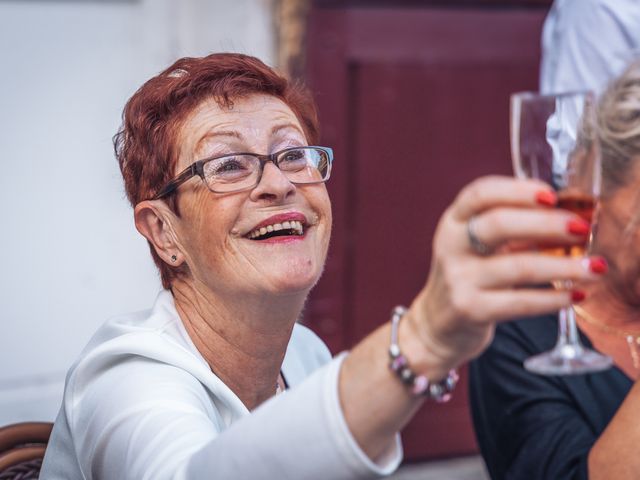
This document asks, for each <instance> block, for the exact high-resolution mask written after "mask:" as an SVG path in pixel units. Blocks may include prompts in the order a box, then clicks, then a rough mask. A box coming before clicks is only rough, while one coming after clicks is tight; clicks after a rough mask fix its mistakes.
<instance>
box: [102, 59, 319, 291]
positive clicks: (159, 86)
mask: <svg viewBox="0 0 640 480" xmlns="http://www.w3.org/2000/svg"><path fill="white" fill-rule="evenodd" d="M252 94H266V95H272V96H274V97H277V98H279V99H280V100H282V101H283V102H284V103H285V104H287V106H288V107H289V108H290V109H291V110H292V111H293V113H294V114H295V115H296V117H297V118H298V121H299V122H300V125H301V126H302V128H303V130H304V133H305V136H306V138H307V141H308V142H309V143H310V144H311V145H313V144H315V143H317V141H318V136H319V131H318V116H317V111H316V106H315V102H314V101H313V97H312V96H311V93H310V92H309V90H307V88H305V87H304V86H303V85H302V84H301V83H298V82H292V81H289V80H288V79H286V78H285V77H283V76H282V75H280V74H278V73H277V72H275V71H274V70H273V69H272V68H270V67H268V66H267V65H265V64H264V63H263V62H261V61H260V60H258V59H257V58H255V57H250V56H248V55H242V54H239V53H214V54H212V55H208V56H206V57H202V58H181V59H180V60H178V61H177V62H175V63H174V64H173V65H171V66H170V67H169V68H167V69H166V70H164V71H163V72H161V73H160V74H159V75H157V76H155V77H153V78H152V79H150V80H149V81H147V82H146V83H145V84H144V85H142V87H140V89H139V90H138V91H137V92H136V93H135V94H134V95H133V96H132V97H131V98H130V99H129V101H128V102H127V104H126V105H125V108H124V111H123V113H122V126H121V127H120V129H119V130H118V132H117V133H116V135H115V136H114V137H113V144H114V149H115V153H116V157H117V159H118V163H119V164H120V171H121V172H122V177H123V179H124V186H125V191H126V193H127V197H128V199H129V201H130V202H131V204H132V205H133V206H135V205H137V204H138V203H140V202H141V201H143V200H148V199H151V198H153V197H154V196H155V195H156V193H158V191H159V190H160V189H161V188H162V187H163V186H164V184H165V183H167V182H168V181H169V180H171V178H173V176H174V175H175V173H176V172H175V169H176V164H177V161H178V158H177V152H178V150H179V145H178V144H177V143H178V141H179V134H180V129H181V127H182V123H183V122H184V120H185V119H186V118H187V116H188V115H189V114H190V113H191V112H193V111H194V110H195V108H196V107H198V106H199V105H200V104H201V103H202V102H203V101H205V100H208V99H211V98H213V99H214V100H215V101H216V102H217V103H218V105H219V106H220V107H221V108H229V107H231V106H233V101H234V99H238V98H242V97H246V96H248V95H252ZM167 203H168V204H169V206H170V207H171V208H172V209H173V211H175V212H176V214H178V213H179V212H178V211H177V205H176V201H175V195H172V196H170V197H168V198H167ZM149 247H150V249H151V255H152V256H153V260H154V262H155V263H156V265H157V267H158V269H159V270H160V276H161V279H162V285H163V287H164V288H167V289H168V288H170V287H171V283H172V280H173V279H174V278H175V276H176V275H177V274H178V273H179V269H177V268H174V267H171V266H170V265H168V264H166V263H165V262H164V261H163V260H162V259H161V258H160V257H159V256H158V254H157V253H156V251H155V249H154V248H153V245H151V244H149Z"/></svg>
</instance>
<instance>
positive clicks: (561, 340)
mask: <svg viewBox="0 0 640 480" xmlns="http://www.w3.org/2000/svg"><path fill="white" fill-rule="evenodd" d="M556 349H557V350H560V351H564V352H565V353H564V355H569V356H574V355H576V354H579V351H581V350H582V345H581V343H580V337H578V327H577V326H576V314H575V312H574V311H573V308H571V307H566V308H563V309H561V310H560V312H559V313H558V341H557V343H556Z"/></svg>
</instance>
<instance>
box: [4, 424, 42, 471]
mask: <svg viewBox="0 0 640 480" xmlns="http://www.w3.org/2000/svg"><path fill="white" fill-rule="evenodd" d="M52 428H53V423H49V422H26V423H15V424H12V425H7V426H5V427H1V428H0V480H30V479H36V478H38V475H39V474H40V467H41V466H42V459H43V458H44V452H45V449H46V448H47V442H48V441H49V437H50V436H51V429H52Z"/></svg>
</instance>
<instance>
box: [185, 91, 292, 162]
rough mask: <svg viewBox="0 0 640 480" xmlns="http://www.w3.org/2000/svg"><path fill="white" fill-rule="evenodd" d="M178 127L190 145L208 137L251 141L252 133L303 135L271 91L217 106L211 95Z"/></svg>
mask: <svg viewBox="0 0 640 480" xmlns="http://www.w3.org/2000/svg"><path fill="white" fill-rule="evenodd" d="M181 130H182V132H181V133H182V135H180V137H181V141H182V142H183V143H184V142H186V143H187V144H190V146H191V147H192V148H193V149H198V148H199V147H200V146H201V145H202V144H203V143H207V142H210V141H231V140H233V139H237V140H238V141H243V142H250V141H251V140H253V139H254V138H252V137H255V136H260V137H266V136H274V135H278V134H282V133H297V134H300V135H303V131H302V127H301V126H300V122H299V121H298V119H297V117H296V115H295V114H294V113H293V111H292V110H291V109H290V108H289V107H288V106H287V104H285V103H284V102H283V101H282V100H280V99H279V98H276V97H273V96H270V95H251V96H248V97H243V98H240V99H237V100H234V101H233V103H232V104H231V105H230V106H229V107H225V106H220V105H219V104H218V103H217V102H216V101H215V100H214V99H208V100H205V101H204V102H202V103H201V104H200V105H199V106H198V107H197V108H196V109H195V110H194V112H193V113H192V114H191V115H190V116H189V117H188V118H187V119H186V121H185V122H184V124H183V126H182V129H181Z"/></svg>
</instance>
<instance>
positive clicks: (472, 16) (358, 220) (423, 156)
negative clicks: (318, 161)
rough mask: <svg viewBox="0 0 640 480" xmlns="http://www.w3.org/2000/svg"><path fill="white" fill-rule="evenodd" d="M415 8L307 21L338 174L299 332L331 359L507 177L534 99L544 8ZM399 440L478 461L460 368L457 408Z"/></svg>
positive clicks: (385, 313) (323, 5)
mask: <svg viewBox="0 0 640 480" xmlns="http://www.w3.org/2000/svg"><path fill="white" fill-rule="evenodd" d="M363 3H365V5H363ZM425 3H429V2H410V3H409V4H408V6H405V7H401V6H397V4H395V3H394V2H393V1H388V2H380V1H378V2H375V4H374V6H371V5H366V2H357V5H358V6H349V2H316V5H315V6H314V7H313V8H312V10H311V14H310V24H309V31H308V39H307V59H306V61H307V76H308V81H309V83H310V85H311V87H312V89H313V90H314V93H315V94H316V98H317V100H318V103H319V107H320V117H321V126H322V142H323V144H326V145H329V146H332V147H334V149H335V154H336V162H335V170H334V174H333V178H332V179H331V181H330V185H329V190H330V192H331V195H332V201H333V209H334V219H335V223H334V234H333V241H332V245H331V250H330V256H329V259H328V262H327V268H326V272H325V275H324V277H323V279H322V280H321V282H320V284H319V285H318V287H317V288H316V290H315V291H314V293H313V295H312V299H311V301H310V303H309V308H308V310H307V322H308V323H309V324H310V325H311V326H312V328H314V329H315V330H316V331H317V332H318V333H319V334H320V335H321V336H322V337H323V338H324V339H325V340H326V341H327V342H328V344H329V346H330V348H331V349H332V350H333V352H334V353H335V352H338V351H340V350H342V349H345V348H348V347H349V346H350V345H353V344H354V343H355V342H357V341H358V340H360V339H361V338H362V337H363V336H365V335H366V334H367V333H368V332H370V331H371V330H372V329H373V328H374V327H376V326H377V325H379V324H381V323H383V322H386V321H388V319H389V314H390V312H391V309H392V307H393V306H394V305H396V304H405V305H407V304H408V303H409V302H410V301H411V299H412V298H413V297H414V296H415V294H416V293H417V292H418V290H419V289H420V288H421V287H422V285H423V284H424V281H425V279H426V273H427V271H428V265H429V258H430V255H431V244H430V242H431V237H432V235H433V233H434V230H435V227H436V222H437V220H438V218H439V216H440V214H441V212H442V211H443V210H444V208H445V207H446V206H447V205H448V204H449V203H450V202H451V201H452V200H453V198H454V196H455V195H456V193H457V192H458V190H459V189H460V188H461V187H462V186H463V185H464V184H465V183H467V182H468V181H470V180H471V179H473V178H474V177H477V176H480V175H484V174H488V173H502V174H510V173H511V163H510V158H509V135H508V130H509V127H508V108H509V107H508V106H509V94H510V93H511V92H514V91H517V90H525V89H536V88H537V75H538V63H539V43H540V33H541V27H542V22H543V20H544V16H545V14H546V11H547V5H548V2H533V4H537V6H536V5H533V6H532V5H529V6H526V7H525V6H522V4H523V3H526V2H518V3H519V4H520V5H519V6H517V7H514V6H513V5H504V3H505V2H495V1H494V2H480V3H481V4H484V5H486V4H491V6H490V7H489V6H485V7H484V8H483V7H469V6H466V5H468V4H469V3H470V2H464V4H463V5H458V6H453V7H452V6H451V5H452V4H454V3H463V2H449V5H450V6H449V7H446V8H443V7H436V6H433V5H431V6H429V5H427V6H421V5H424V4H425ZM431 3H432V2H431ZM530 3H531V2H530ZM336 4H338V6H336ZM477 4H478V3H477V2H476V5H477ZM540 4H542V5H540ZM381 5H387V6H381ZM380 354H381V355H385V354H386V352H384V351H382V352H380ZM372 395H375V392H372ZM403 438H404V442H405V450H406V457H407V458H408V459H418V458H420V459H424V458H430V457H443V456H450V455H457V454H466V453H471V452H475V451H476V450H477V447H476V445H475V440H474V437H473V433H472V428H471V421H470V416H469V413H468V400H467V392H466V371H465V370H464V369H463V381H462V383H461V386H460V387H459V388H458V390H457V391H456V394H455V396H454V399H453V400H452V401H451V402H450V403H449V404H447V405H442V406H441V405H434V404H427V405H425V407H424V408H423V409H422V411H421V412H420V414H419V415H418V416H417V417H416V418H415V419H414V421H413V422H412V423H411V424H410V426H409V427H408V428H407V429H406V430H405V432H404V433H403Z"/></svg>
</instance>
